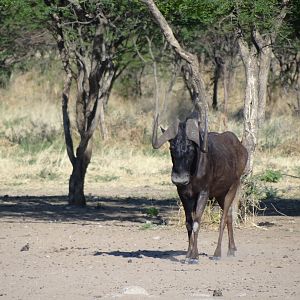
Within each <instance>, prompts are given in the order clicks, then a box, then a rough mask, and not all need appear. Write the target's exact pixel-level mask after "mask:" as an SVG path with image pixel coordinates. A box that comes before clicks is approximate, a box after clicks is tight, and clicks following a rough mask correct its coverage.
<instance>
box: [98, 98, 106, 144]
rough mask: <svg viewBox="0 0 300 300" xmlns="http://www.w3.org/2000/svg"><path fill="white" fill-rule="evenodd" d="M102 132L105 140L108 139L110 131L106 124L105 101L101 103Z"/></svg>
mask: <svg viewBox="0 0 300 300" xmlns="http://www.w3.org/2000/svg"><path fill="white" fill-rule="evenodd" d="M99 109H100V132H101V136H102V138H103V140H107V139H108V130H107V127H106V123H105V111H104V101H103V100H102V101H101V103H100V108H99Z"/></svg>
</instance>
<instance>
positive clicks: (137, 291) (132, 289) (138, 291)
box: [123, 286, 149, 296]
mask: <svg viewBox="0 0 300 300" xmlns="http://www.w3.org/2000/svg"><path fill="white" fill-rule="evenodd" d="M123 294H124V295H144V296H148V295H149V294H148V292H147V291H146V290H145V289H144V288H142V287H140V286H127V287H125V288H124V289H123Z"/></svg>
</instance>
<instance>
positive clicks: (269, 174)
mask: <svg viewBox="0 0 300 300" xmlns="http://www.w3.org/2000/svg"><path fill="white" fill-rule="evenodd" d="M281 178H282V173H281V172H280V171H279V170H269V169H268V170H266V171H265V172H264V173H263V174H261V175H260V176H259V179H260V180H261V181H265V182H278V181H279V180H280V179H281Z"/></svg>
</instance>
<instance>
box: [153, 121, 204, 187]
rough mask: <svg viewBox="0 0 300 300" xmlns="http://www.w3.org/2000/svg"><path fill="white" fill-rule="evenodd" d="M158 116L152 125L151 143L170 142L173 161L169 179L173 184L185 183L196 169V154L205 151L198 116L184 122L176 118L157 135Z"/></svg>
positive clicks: (157, 146) (159, 144)
mask: <svg viewBox="0 0 300 300" xmlns="http://www.w3.org/2000/svg"><path fill="white" fill-rule="evenodd" d="M157 127H158V117H157V118H156V120H155V123H154V126H153V136H152V145H153V148H155V149H157V148H160V147H161V146H162V145H163V144H164V143H165V142H167V141H169V143H170V152H171V157H172V162H173V168H172V175H171V179H172V182H173V183H174V184H175V185H187V184H188V183H189V182H190V179H191V176H192V175H193V174H194V173H195V171H196V166H197V160H198V154H199V151H200V150H201V151H202V152H206V142H205V138H204V135H203V133H202V134H201V133H200V132H201V130H200V128H199V120H198V118H195V117H193V118H188V119H187V120H186V121H185V122H180V121H179V120H178V119H177V120H176V121H175V122H174V123H173V124H172V125H171V126H170V127H169V128H168V129H167V130H163V129H162V131H163V134H162V135H161V136H160V137H159V138H158V137H157Z"/></svg>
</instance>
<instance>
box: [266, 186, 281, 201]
mask: <svg viewBox="0 0 300 300" xmlns="http://www.w3.org/2000/svg"><path fill="white" fill-rule="evenodd" d="M264 193H265V197H264V200H270V199H274V198H276V197H278V189H276V188H274V187H272V186H271V187H265V190H264Z"/></svg>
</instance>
